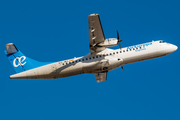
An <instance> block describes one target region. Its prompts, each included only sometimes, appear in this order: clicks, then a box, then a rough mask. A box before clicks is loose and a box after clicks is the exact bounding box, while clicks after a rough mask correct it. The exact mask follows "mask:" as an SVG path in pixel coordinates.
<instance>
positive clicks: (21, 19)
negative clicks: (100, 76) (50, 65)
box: [0, 0, 180, 120]
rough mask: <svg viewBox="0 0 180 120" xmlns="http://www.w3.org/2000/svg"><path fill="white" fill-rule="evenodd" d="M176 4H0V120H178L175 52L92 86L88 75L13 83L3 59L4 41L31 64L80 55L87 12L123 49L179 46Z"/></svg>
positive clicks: (35, 0) (119, 0) (171, 0)
mask: <svg viewBox="0 0 180 120" xmlns="http://www.w3.org/2000/svg"><path fill="white" fill-rule="evenodd" d="M179 5H180V2H179V1H178V0H164V1H162V0H148V1H147V0H146V1H144V0H136V1H134V0H126V1H123V0H111V1H98V0H91V1H84V0H76V1H74V0H68V1H54V0H52V1H44V0H43V1H40V0H31V1H19V0H17V1H13V0H6V1H1V2H0V16H1V18H0V51H1V52H0V56H1V70H0V72H1V79H0V119H2V120H12V119H13V120H59V119H62V120H72V119H77V120H96V119H98V120H99V119H103V120H110V119H111V120H120V119H121V120H152V119H154V120H159V119H163V120H169V119H173V120H179V119H180V115H179V114H180V103H179V101H180V87H179V86H180V77H179V67H180V64H179V60H180V56H179V54H180V52H179V50H177V51H176V52H174V53H172V54H170V55H168V56H165V57H161V58H157V59H152V60H148V61H143V62H139V63H133V64H129V65H125V66H124V71H121V69H120V68H118V69H115V70H113V71H110V72H109V73H108V78H107V79H108V80H107V81H106V82H102V83H99V84H97V83H96V80H95V77H94V75H93V74H83V75H77V76H73V77H68V78H62V79H54V80H53V79H48V80H32V79H29V80H27V79H17V80H12V79H9V75H11V74H14V73H15V71H14V69H13V67H12V66H11V64H10V63H9V61H8V59H7V58H6V56H5V55H4V50H5V44H7V43H10V42H13V43H15V45H16V46H17V47H18V48H19V49H20V50H21V51H22V52H23V53H24V54H25V55H26V56H28V57H30V58H33V59H36V60H38V61H60V60H65V59H69V58H73V57H78V56H83V55H86V54H88V53H89V41H88V38H89V37H88V15H89V14H91V13H98V14H100V18H101V23H102V25H103V29H104V33H105V37H106V38H113V37H116V29H118V30H119V33H120V37H121V38H122V39H123V41H122V43H121V44H122V46H123V47H126V46H131V45H135V44H140V43H145V42H150V41H152V40H159V39H162V40H164V41H166V42H169V43H172V44H175V45H177V46H180V29H179V28H180V22H179V21H180V16H179V12H180V7H179ZM117 48H118V47H114V48H113V49H117Z"/></svg>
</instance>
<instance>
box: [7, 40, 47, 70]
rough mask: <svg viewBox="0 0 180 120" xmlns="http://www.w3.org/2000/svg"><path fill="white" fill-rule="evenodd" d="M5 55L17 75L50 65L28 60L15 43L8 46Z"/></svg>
mask: <svg viewBox="0 0 180 120" xmlns="http://www.w3.org/2000/svg"><path fill="white" fill-rule="evenodd" d="M5 54H6V56H7V57H8V59H9V61H10V62H11V64H12V66H13V67H14V69H15V71H16V72H17V73H20V72H23V71H26V70H30V69H33V68H36V67H40V66H43V65H46V64H48V63H46V62H38V61H36V60H33V59H31V58H28V57H27V56H25V55H24V54H23V53H22V52H21V51H20V50H18V49H17V48H16V46H15V45H14V44H13V43H9V44H6V50H5Z"/></svg>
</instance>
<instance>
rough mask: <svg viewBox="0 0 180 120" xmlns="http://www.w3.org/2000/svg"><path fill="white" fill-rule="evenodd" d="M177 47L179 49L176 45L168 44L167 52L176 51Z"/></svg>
mask: <svg viewBox="0 0 180 120" xmlns="http://www.w3.org/2000/svg"><path fill="white" fill-rule="evenodd" d="M177 49H178V47H177V46H176V45H172V44H171V45H170V46H168V49H167V52H168V53H172V52H174V51H176V50H177Z"/></svg>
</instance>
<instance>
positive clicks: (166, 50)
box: [5, 14, 177, 82]
mask: <svg viewBox="0 0 180 120" xmlns="http://www.w3.org/2000/svg"><path fill="white" fill-rule="evenodd" d="M88 21H89V46H90V53H89V54H87V55H86V56H83V57H78V58H72V59H69V60H64V61H59V62H53V63H47V62H38V61H35V60H33V59H30V58H28V57H26V56H25V55H24V54H22V53H21V52H20V50H19V49H17V48H16V46H15V45H14V44H13V43H9V44H6V51H5V53H6V56H7V57H8V59H9V61H10V62H11V63H12V65H13V67H14V69H15V70H16V72H17V74H14V75H11V76H10V78H16V79H20V78H21V79H50V78H63V77H68V76H72V75H78V74H82V73H94V75H95V77H96V81H97V82H103V81H106V76H107V72H108V71H110V70H113V69H116V68H118V67H120V66H121V68H122V70H123V67H122V66H123V65H125V64H129V63H134V62H139V61H142V60H148V59H152V58H157V57H161V56H165V55H168V54H170V53H172V52H174V51H176V50H177V46H175V45H173V44H169V43H166V42H164V41H162V40H158V41H152V42H148V43H143V44H139V45H133V46H129V47H125V48H121V45H120V42H121V41H122V39H120V38H119V33H118V31H117V38H108V39H105V36H104V33H103V29H102V26H101V22H100V19H99V15H98V14H91V15H89V17H88ZM118 44H119V46H120V49H116V50H113V49H109V48H107V47H111V46H116V45H118Z"/></svg>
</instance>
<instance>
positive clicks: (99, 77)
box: [94, 72, 107, 83]
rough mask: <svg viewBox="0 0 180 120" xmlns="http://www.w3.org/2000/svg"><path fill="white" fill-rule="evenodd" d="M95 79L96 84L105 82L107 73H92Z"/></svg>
mask: <svg viewBox="0 0 180 120" xmlns="http://www.w3.org/2000/svg"><path fill="white" fill-rule="evenodd" d="M94 75H95V77H96V81H97V83H99V82H103V81H106V79H107V72H101V73H94Z"/></svg>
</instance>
